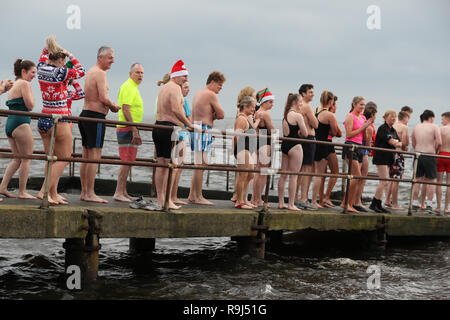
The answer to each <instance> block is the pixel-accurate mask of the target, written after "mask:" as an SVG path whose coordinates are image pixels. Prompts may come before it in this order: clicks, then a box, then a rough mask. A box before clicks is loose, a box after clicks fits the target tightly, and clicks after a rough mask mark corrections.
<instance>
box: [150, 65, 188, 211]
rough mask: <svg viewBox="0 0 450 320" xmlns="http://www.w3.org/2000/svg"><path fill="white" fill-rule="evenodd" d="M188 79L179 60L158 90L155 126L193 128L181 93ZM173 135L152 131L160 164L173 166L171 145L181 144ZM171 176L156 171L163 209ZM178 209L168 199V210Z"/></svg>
mask: <svg viewBox="0 0 450 320" xmlns="http://www.w3.org/2000/svg"><path fill="white" fill-rule="evenodd" d="M188 75H189V73H188V71H187V69H186V67H185V65H184V62H183V61H182V60H178V61H177V62H176V63H175V65H174V66H173V68H172V72H171V75H170V78H171V79H170V81H169V82H167V83H166V84H165V85H164V86H162V87H161V89H160V90H159V93H158V104H157V118H156V123H155V124H157V125H164V126H171V127H174V126H179V127H181V128H183V127H184V125H186V126H187V127H189V128H193V126H192V123H191V122H190V121H189V119H188V118H187V117H186V113H185V112H184V107H183V106H184V97H183V93H182V91H181V86H182V85H183V83H184V82H186V81H187V79H188ZM172 133H173V130H168V129H162V128H161V129H159V128H155V129H153V132H152V137H153V142H154V143H155V149H156V157H157V161H158V164H163V165H166V166H167V165H168V164H169V163H170V158H171V153H172V141H178V135H177V134H174V135H172ZM173 139H175V140H173ZM168 175H169V169H168V168H165V167H157V168H156V170H155V185H156V194H157V202H158V204H159V205H160V206H162V207H163V206H164V203H165V197H166V188H167V183H168V181H167V180H168ZM171 185H172V183H171ZM169 194H170V192H169ZM179 208H180V207H179V206H177V205H175V204H174V203H173V202H172V201H170V199H169V209H179Z"/></svg>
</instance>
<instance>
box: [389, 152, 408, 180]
mask: <svg viewBox="0 0 450 320" xmlns="http://www.w3.org/2000/svg"><path fill="white" fill-rule="evenodd" d="M403 172H405V158H404V157H403V155H402V154H401V153H396V154H395V156H394V163H393V164H391V165H390V166H389V177H390V178H392V179H401V178H402V177H403Z"/></svg>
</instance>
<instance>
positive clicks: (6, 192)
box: [0, 190, 17, 198]
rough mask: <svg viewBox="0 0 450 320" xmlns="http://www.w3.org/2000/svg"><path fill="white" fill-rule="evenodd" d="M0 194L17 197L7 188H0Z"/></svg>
mask: <svg viewBox="0 0 450 320" xmlns="http://www.w3.org/2000/svg"><path fill="white" fill-rule="evenodd" d="M0 194H2V195H4V196H6V197H7V198H17V196H15V195H13V194H12V193H11V192H9V191H8V190H0Z"/></svg>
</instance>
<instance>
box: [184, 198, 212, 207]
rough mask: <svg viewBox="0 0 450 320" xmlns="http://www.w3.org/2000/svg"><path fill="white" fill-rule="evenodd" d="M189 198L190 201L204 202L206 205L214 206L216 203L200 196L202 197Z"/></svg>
mask: <svg viewBox="0 0 450 320" xmlns="http://www.w3.org/2000/svg"><path fill="white" fill-rule="evenodd" d="M188 200H189V201H190V202H193V203H195V204H202V205H206V206H213V205H214V203H212V202H210V201H208V200H206V199H205V198H200V199H195V200H191V199H188Z"/></svg>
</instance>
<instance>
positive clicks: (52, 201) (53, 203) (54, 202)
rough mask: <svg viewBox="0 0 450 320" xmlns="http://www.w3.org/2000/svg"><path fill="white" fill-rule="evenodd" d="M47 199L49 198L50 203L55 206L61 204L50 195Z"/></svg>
mask: <svg viewBox="0 0 450 320" xmlns="http://www.w3.org/2000/svg"><path fill="white" fill-rule="evenodd" d="M47 199H48V204H51V205H53V206H57V205H58V204H59V202H58V201H56V200H54V199H52V198H51V197H50V196H48V197H47Z"/></svg>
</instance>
